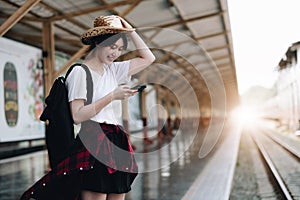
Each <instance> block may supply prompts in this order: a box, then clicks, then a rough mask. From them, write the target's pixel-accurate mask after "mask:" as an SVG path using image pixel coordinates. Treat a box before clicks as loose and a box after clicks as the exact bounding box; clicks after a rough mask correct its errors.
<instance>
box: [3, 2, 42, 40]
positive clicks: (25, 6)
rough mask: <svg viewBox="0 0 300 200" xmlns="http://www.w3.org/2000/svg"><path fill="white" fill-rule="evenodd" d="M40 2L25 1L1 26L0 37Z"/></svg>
mask: <svg viewBox="0 0 300 200" xmlns="http://www.w3.org/2000/svg"><path fill="white" fill-rule="evenodd" d="M40 1H41V0H27V1H26V2H25V3H24V4H23V5H22V6H21V7H20V8H19V9H18V10H17V11H16V12H15V13H14V14H13V15H11V16H10V17H9V18H8V19H7V20H6V21H5V22H4V23H3V24H2V25H1V26H0V36H3V35H4V34H5V33H6V32H7V31H8V30H9V29H10V28H11V27H13V26H14V25H15V24H16V23H18V22H19V21H20V20H21V19H22V17H24V15H26V14H27V13H28V12H29V11H30V10H31V8H32V7H34V6H35V5H36V4H37V3H39V2H40Z"/></svg>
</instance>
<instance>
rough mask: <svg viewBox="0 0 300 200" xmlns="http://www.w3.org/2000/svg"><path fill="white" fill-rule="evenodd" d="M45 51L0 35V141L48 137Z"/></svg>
mask: <svg viewBox="0 0 300 200" xmlns="http://www.w3.org/2000/svg"><path fill="white" fill-rule="evenodd" d="M41 56H42V51H41V50H40V49H38V48H35V47H32V46H28V45H25V44H22V43H19V42H15V41H12V40H9V39H6V38H3V37H2V38H0V83H1V84H0V143H1V142H11V141H21V140H32V139H38V138H44V136H45V127H44V123H43V122H41V121H40V120H39V116H40V115H41V112H42V111H43V99H44V91H43V88H44V87H43V71H42V69H41V66H40V61H41Z"/></svg>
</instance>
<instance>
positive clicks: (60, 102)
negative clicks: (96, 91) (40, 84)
mask: <svg viewBox="0 0 300 200" xmlns="http://www.w3.org/2000/svg"><path fill="white" fill-rule="evenodd" d="M78 65H80V66H82V67H83V68H84V70H85V71H86V80H87V101H86V102H85V104H86V105H87V104H90V103H91V102H92V96H93V81H92V76H91V72H90V70H89V69H88V67H87V66H85V65H81V64H73V65H72V66H71V67H70V68H69V69H68V71H67V73H66V76H65V77H63V76H60V77H58V78H57V79H56V80H55V81H54V83H53V85H52V87H51V90H50V93H49V96H48V97H47V98H46V99H45V103H46V105H47V106H46V108H45V109H44V111H43V113H42V115H41V116H40V120H41V121H45V122H46V121H47V122H48V123H47V124H46V145H47V150H48V156H49V162H50V166H51V168H52V169H53V168H54V167H55V166H56V165H57V164H58V163H59V162H60V161H62V160H63V159H64V158H65V157H66V156H68V155H69V153H70V150H71V149H72V147H73V146H74V145H75V138H74V121H73V118H72V115H71V111H70V106H69V100H68V90H67V88H66V85H65V81H66V79H67V77H68V75H69V74H70V72H71V71H72V69H73V68H74V67H75V66H78Z"/></svg>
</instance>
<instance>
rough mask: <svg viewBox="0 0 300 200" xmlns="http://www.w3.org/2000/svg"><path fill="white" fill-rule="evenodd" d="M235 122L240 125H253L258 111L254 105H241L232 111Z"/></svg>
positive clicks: (257, 116) (256, 119)
mask: <svg viewBox="0 0 300 200" xmlns="http://www.w3.org/2000/svg"><path fill="white" fill-rule="evenodd" d="M232 114H233V118H234V120H235V122H237V123H238V124H240V125H242V126H253V125H255V123H257V121H258V119H259V112H258V111H257V110H256V108H254V107H249V106H241V107H239V108H237V109H235V110H234V111H233V113H232Z"/></svg>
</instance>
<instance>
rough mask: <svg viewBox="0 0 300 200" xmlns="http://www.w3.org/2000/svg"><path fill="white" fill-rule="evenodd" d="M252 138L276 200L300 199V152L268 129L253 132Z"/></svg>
mask: <svg viewBox="0 0 300 200" xmlns="http://www.w3.org/2000/svg"><path fill="white" fill-rule="evenodd" d="M251 137H252V139H253V141H254V142H255V144H256V146H257V148H258V150H259V152H260V155H261V159H262V162H263V163H264V166H265V167H266V171H267V172H268V177H269V180H270V182H271V184H272V186H273V189H274V195H275V197H276V199H288V200H294V199H300V156H299V153H300V152H299V151H297V149H295V148H294V146H292V145H290V144H289V143H288V142H286V141H284V140H282V139H280V138H278V137H275V136H274V132H271V131H268V130H266V129H264V130H261V131H255V132H253V131H251ZM299 145H300V144H299Z"/></svg>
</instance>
